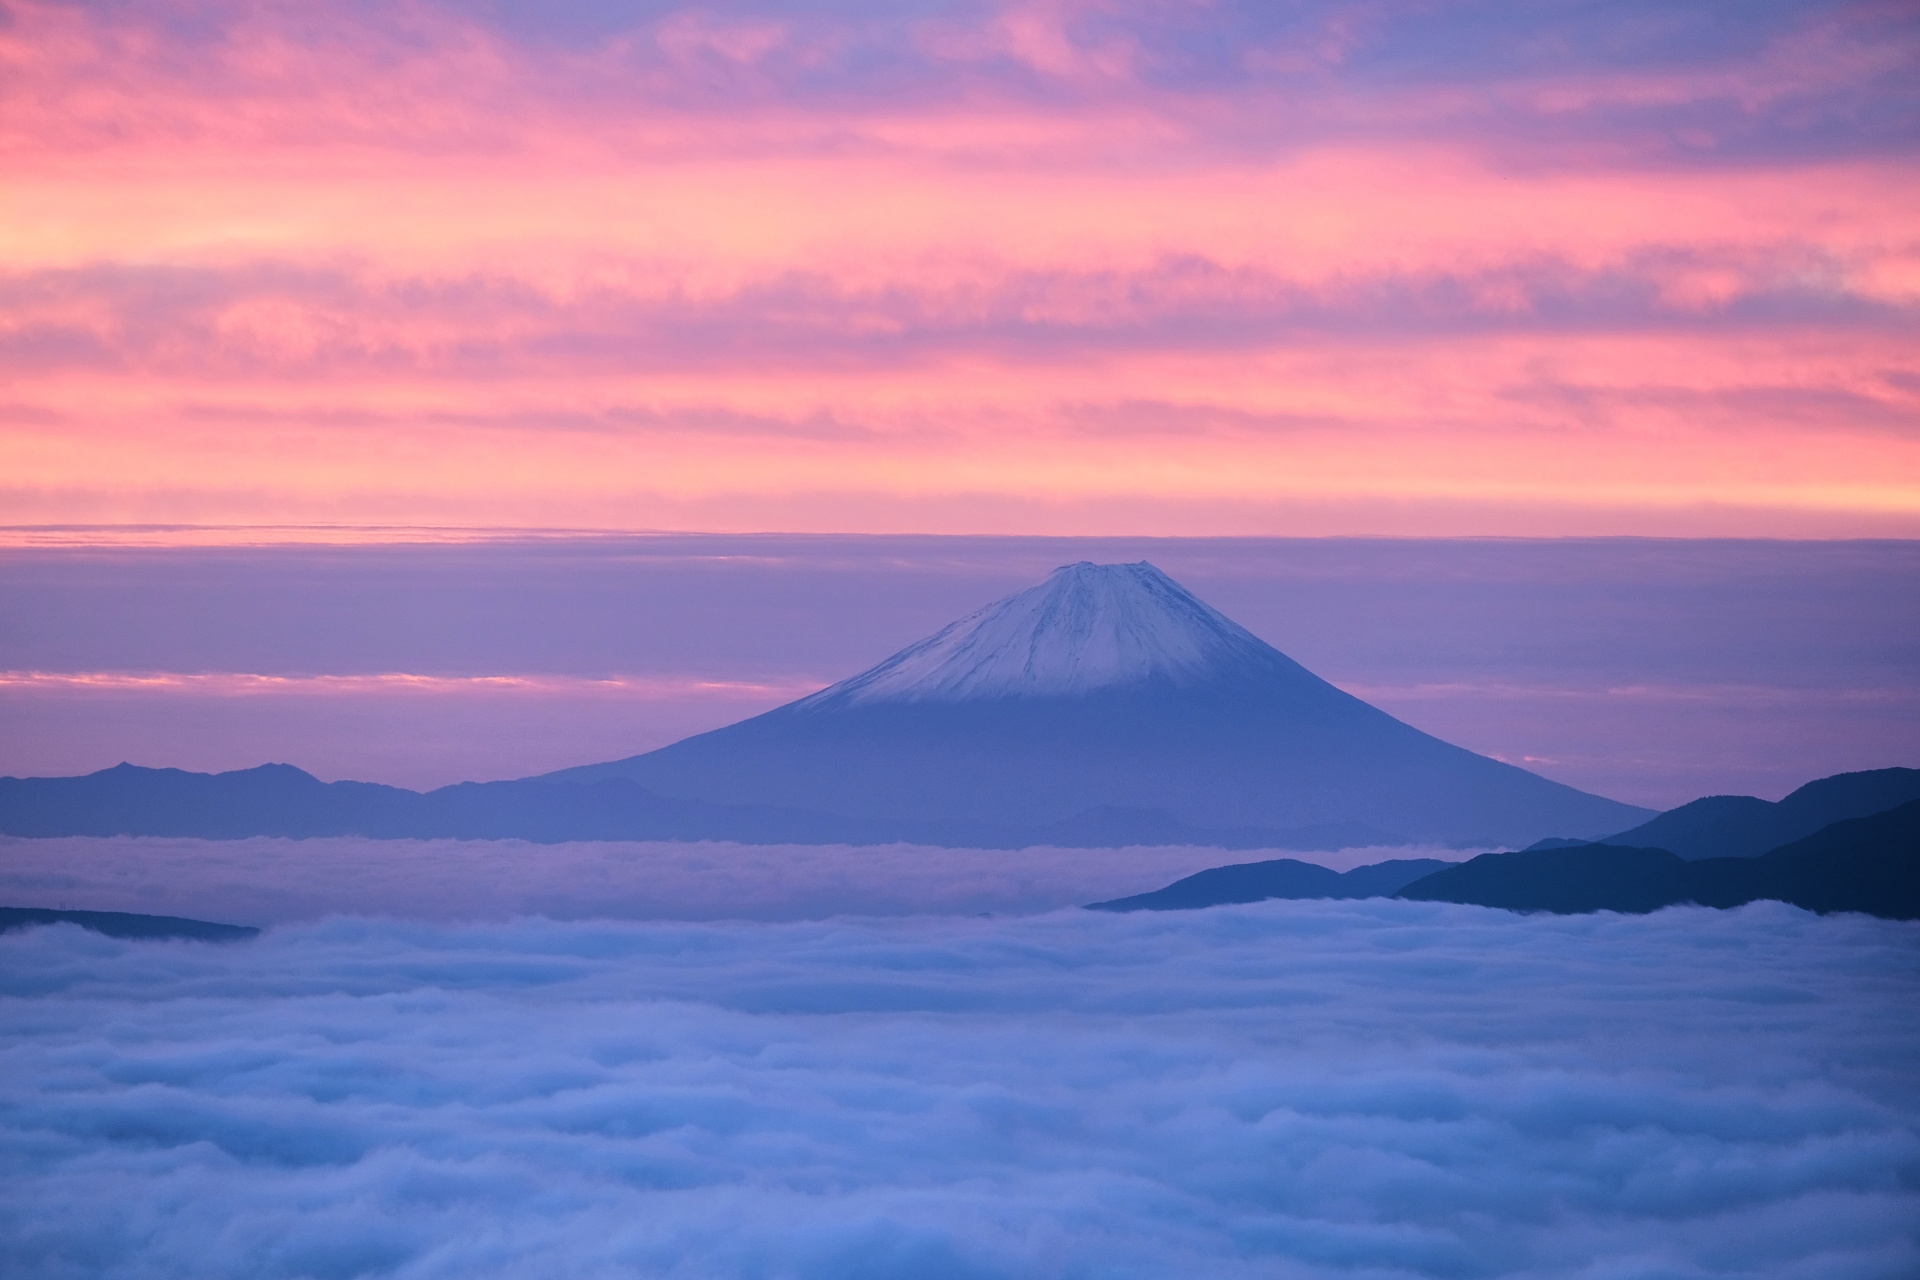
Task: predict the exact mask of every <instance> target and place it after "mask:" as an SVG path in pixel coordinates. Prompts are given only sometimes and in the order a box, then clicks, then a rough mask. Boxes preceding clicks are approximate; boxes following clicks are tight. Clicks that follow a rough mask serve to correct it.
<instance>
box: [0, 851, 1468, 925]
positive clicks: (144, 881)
mask: <svg viewBox="0 0 1920 1280" xmlns="http://www.w3.org/2000/svg"><path fill="white" fill-rule="evenodd" d="M1471 856H1472V854H1471V853H1470V852H1461V851H1457V850H1450V849H1444V848H1439V847H1436V846H1430V845H1414V846H1406V847H1394V848H1374V849H1343V850H1340V851H1339V852H1337V853H1293V852H1288V851H1284V850H1266V851H1261V850H1257V849H1253V850H1249V849H1235V850H1231V851H1228V850H1221V849H1201V848H1134V849H1026V850H1019V851H1009V850H1005V849H934V848H926V847H922V846H917V845H884V846H879V847H870V848H869V847H854V846H849V845H739V844H725V843H720V842H705V841H702V842H697V843H676V842H672V841H632V842H604V843H603V842H595V841H586V842H580V843H575V844H529V843H527V842H525V841H521V840H362V839H351V838H345V839H315V840H280V839H270V838H265V837H261V838H257V839H251V840H170V839H155V838H139V839H135V838H129V837H116V838H91V837H74V838H69V839H59V840H23V839H8V838H5V837H0V903H4V904H7V905H10V906H32V907H73V908H75V909H81V910H90V911H139V912H144V913H146V914H149V915H175V916H190V917H193V918H196V919H202V920H218V921H222V922H225V923H229V924H253V925H261V924H279V923H285V922H290V921H296V920H314V919H318V918H319V917H321V916H325V915H330V914H353V915H388V916H404V917H410V918H414V919H427V920H505V919H510V918H512V917H514V916H525V915H545V916H551V917H553V918H555V919H560V920H574V919H582V918H593V917H612V918H618V919H625V920H740V919H746V920H804V919H817V918H820V917H822V916H830V915H838V914H854V915H910V914H915V913H919V912H965V913H979V912H995V913H1004V912H1015V913H1026V912H1034V911H1051V910H1053V909H1055V908H1058V907H1068V906H1077V905H1080V904H1082V903H1087V902H1098V901H1102V900H1104V899H1107V898H1118V897H1124V896H1126V895H1128V894H1134V893H1145V892H1147V891H1149V890H1152V889H1158V888H1160V887H1161V886H1162V885H1165V884H1168V883H1170V882H1171V881H1174V880H1177V879H1179V878H1180V877H1181V876H1186V875H1191V874H1192V873H1194V872H1195V871H1201V870H1204V869H1205V868H1207V867H1217V866H1221V865H1223V864H1225V863H1232V862H1257V861H1259V860H1261V859H1264V858H1281V857H1286V858H1298V859H1300V860H1302V861H1305V862H1317V863H1320V864H1322V865H1324V866H1330V867H1333V868H1334V869H1335V870H1339V871H1344V870H1346V869H1348V868H1349V867H1357V866H1361V865H1364V864H1366V863H1371V862H1381V861H1384V860H1386V859H1389V858H1444V859H1450V860H1454V861H1459V860H1461V859H1464V858H1468V857H1471Z"/></svg>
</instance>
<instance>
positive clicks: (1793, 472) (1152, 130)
mask: <svg viewBox="0 0 1920 1280" xmlns="http://www.w3.org/2000/svg"><path fill="white" fill-rule="evenodd" d="M4 14H5V17H4V21H3V22H0V147H4V159H0V164H3V165H4V167H5V173H6V179H5V181H4V182H0V254H4V260H3V261H0V383H3V384H4V385H0V510H3V511H4V516H0V524H6V525H10V526H27V525H87V524H118V523H130V522H137V523H149V524H196V525H236V526H239V525H348V526H372V525H411V526H418V525H443V526H493V527H500V526H509V527H513V526H518V527H541V528H600V529H615V528H622V529H640V528H652V529H705V530H715V531H727V530H755V529H786V530H800V531H804V530H819V531H826V530H833V531H848V532H925V533H943V532H966V533H1022V534H1031V533H1051V534H1059V533H1079V534H1115V535H1180V534H1274V533H1285V534H1326V533H1373V534H1526V535H1557V534H1569V533H1635V534H1679V535H1691V534H1732V535H1755V534H1764V535H1775V536H1811V537H1834V536H1843V537H1845V536H1896V537H1907V536H1913V535H1915V534H1916V533H1920V343H1916V337H1920V326H1917V325H1916V321H1917V320H1920V215H1917V214H1916V210H1920V163H1917V162H1916V159H1915V157H1916V154H1920V126H1916V119H1917V118H1920V113H1917V112H1916V100H1917V98H1920V12H1917V11H1916V10H1915V8H1914V7H1913V6H1912V5H1910V4H1906V3H1900V2H1898V0H1894V2H1890V3H1864V4H1822V3H1750V4H1741V5H1728V4H1723V3H1721V4H1691V5H1688V4H1674V3H1664V2H1663V3H1580V4H1575V3H1529V4H1514V3H1438V4H1433V3H1401V2H1398V0H1388V2H1386V3H1366V4H1358V3H1356V4H1341V3H1323V4H1284V3H1274V2H1272V0H1265V2H1262V3H1251V2H1240V0H1219V2H1218V3H1211V4H1208V3H1175V2H1171V0H1168V2H1162V3H1154V2H1150V0H1112V2H1108V3H1098V2H1079V0H1061V2H1058V3H1046V2H1041V3H1021V2H1016V3H1007V4H1000V3H967V2H965V0H960V2H953V3H931V2H926V0H893V2H890V3H884V4H882V3H874V2H872V0H841V2H839V3H808V4H804V5H802V4H795V3H788V4H782V3H779V0H749V2H746V3H716V4H704V5H680V4H674V3H652V2H647V0H642V2H637V3H628V4H613V3H578V2H575V0H561V2H560V3H540V4H533V3H523V2H521V0H497V2H483V0H476V2H474V3H465V4H462V3H452V4H433V3H402V4H375V3H365V4H354V3H338V2H335V0H309V2H304V3H299V4H291V3H289V4H272V3H266V4H227V3H221V2H220V0H211V2H209V3H191V2H188V3H181V2H176V0H142V2H141V3H137V4H135V3H112V2H109V3H99V4H88V5H69V4H58V3H38V2H27V3H8V4H6V5H5V6H4ZM11 536H12V537H14V538H15V539H16V540H18V539H19V538H21V537H24V536H25V535H22V534H18V533H16V534H14V535H11Z"/></svg>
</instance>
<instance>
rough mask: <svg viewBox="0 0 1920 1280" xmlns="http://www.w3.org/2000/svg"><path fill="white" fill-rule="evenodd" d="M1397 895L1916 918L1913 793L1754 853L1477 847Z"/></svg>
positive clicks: (1919, 834)
mask: <svg viewBox="0 0 1920 1280" xmlns="http://www.w3.org/2000/svg"><path fill="white" fill-rule="evenodd" d="M1399 896H1400V897H1403V898H1411V899H1416V900H1419V901H1428V902H1463V903H1473V904H1476V905H1479V906H1484V907H1505V908H1507V909H1509V910H1514V911H1554V912H1563V913H1566V912H1581V911H1627V912H1645V911H1655V910H1658V909H1659V908H1661V907H1665V906H1672V905H1675V904H1678V903H1685V902H1693V903H1698V904H1700V905H1702V906H1712V907H1733V906H1739V905H1740V904H1741V903H1745V902H1754V901H1758V900H1760V899H1768V898H1770V899H1774V900H1777V901H1780V902H1789V903H1792V904H1794V905H1795V906H1800V907H1805V908H1806V909H1807V910H1809V911H1820V912H1829V911H1858V912H1864V913H1866V914H1868V915H1875V916H1882V917H1885V918H1887V919H1894V920H1913V919H1920V800H1915V801H1910V802H1909V803H1907V804H1904V805H1901V806H1899V807H1898V808H1895V809H1892V810H1889V811H1887V812H1885V813H1877V814H1873V815H1871V816H1869V817H1864V818H1849V819H1845V820H1843V821H1840V822H1836V823H1832V824H1831V825H1828V826H1826V827H1823V828H1822V829H1821V830H1819V831H1818V832H1815V833H1814V834H1813V835H1810V836H1807V837H1805V838H1803V839H1800V840H1796V841H1794V842H1792V843H1790V844H1786V845H1782V846H1781V847H1779V848H1777V849H1773V850H1770V851H1769V852H1767V853H1765V854H1762V855H1761V856H1759V857H1728V858H1702V859H1696V860H1692V861H1689V860H1687V859H1684V858H1681V857H1679V856H1678V855H1676V854H1674V853H1672V852H1669V851H1668V850H1665V849H1645V848H1631V847H1626V846H1620V845H1613V844H1587V845H1580V846H1576V847H1572V848H1562V849H1540V850H1526V851H1522V852H1520V853H1495V854H1483V855H1481V856H1480V857H1477V858H1474V859H1472V860H1471V861H1468V862H1465V863H1461V864H1460V865H1458V866H1453V867H1447V868H1444V869H1442V870H1440V871H1436V872H1434V873H1433V874H1432V875H1429V876H1426V877H1424V878H1423V879H1420V880H1416V881H1414V882H1413V883H1412V884H1409V885H1407V886H1406V887H1405V888H1403V889H1401V890H1400V893H1399Z"/></svg>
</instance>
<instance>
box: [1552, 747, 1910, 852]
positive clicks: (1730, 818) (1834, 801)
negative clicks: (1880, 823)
mask: <svg viewBox="0 0 1920 1280" xmlns="http://www.w3.org/2000/svg"><path fill="white" fill-rule="evenodd" d="M1909 800H1920V769H1871V770H1867V771H1864V772H1861V773H1838V774H1835V775H1834V776H1832V777H1830V778H1821V779H1820V780H1818V781H1817V782H1809V783H1808V784H1807V785H1806V786H1804V787H1801V788H1800V789H1799V790H1798V791H1795V792H1794V793H1793V794H1791V795H1789V796H1787V797H1786V798H1785V799H1783V800H1780V801H1777V802H1770V801H1766V800H1762V799H1759V798H1758V797H1756V796H1703V797H1702V798H1701V799H1698V800H1694V801H1691V802H1690V803H1687V804H1683V805H1681V806H1680V807H1679V808H1677V809H1669V810H1667V811H1666V812H1665V813H1663V814H1661V815H1660V816H1659V817H1657V818H1654V819H1653V820H1652V821H1650V822H1644V823H1641V824H1640V825H1639V826H1637V827H1632V828H1629V829H1628V830H1626V831H1621V832H1618V833H1616V834H1614V835H1610V836H1606V837H1604V838H1603V839H1602V840H1601V841H1598V842H1596V843H1605V844H1614V845H1629V846H1632V847H1635V848H1643V849H1665V850H1667V851H1668V852H1669V853H1675V854H1678V855H1679V856H1680V857H1682V858H1686V859H1689V860H1692V859H1697V858H1757V857H1759V856H1760V855H1761V854H1763V853H1765V852H1766V851H1767V850H1769V849H1777V848H1779V847H1780V846H1781V845H1784V844H1791V843H1792V842H1793V841H1795V840H1798V839H1800V838H1801V837H1803V836H1810V835H1812V834H1813V833H1814V832H1816V831H1819V830H1820V829H1821V828H1823V827H1827V826H1831V825H1832V824H1833V823H1836V822H1842V821H1844V820H1846V819H1848V818H1864V817H1867V816H1868V815H1870V814H1875V813H1884V812H1886V811H1887V810H1888V809H1892V808H1894V807H1896V806H1898V805H1903V804H1905V803H1907V801H1909ZM1569 843H1572V842H1570V841H1565V840H1543V841H1541V842H1540V843H1539V844H1538V845H1536V846H1535V847H1536V848H1548V847H1556V846H1559V847H1564V846H1565V845H1566V844H1569Z"/></svg>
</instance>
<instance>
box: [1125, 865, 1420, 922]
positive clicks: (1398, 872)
mask: <svg viewBox="0 0 1920 1280" xmlns="http://www.w3.org/2000/svg"><path fill="white" fill-rule="evenodd" d="M1452 865H1453V864H1452V863H1448V862H1442V861H1440V860H1439V859H1438V858H1399V859H1395V860H1393V861H1391V862H1376V863H1374V864H1372V865H1371V866H1365V867H1355V868H1353V869H1352V870H1351V871H1346V872H1339V871H1332V870H1329V869H1328V868H1326V867H1322V866H1316V865H1315V864H1313V863H1311V862H1300V861H1297V860H1295V859H1293V858H1275V859H1273V860H1272V861H1269V862H1242V863H1236V864H1235V865H1233V866H1228V867H1210V868H1208V869H1207V870H1205V871H1200V872H1196V873H1194V874H1193V875H1190V876H1188V877H1186V878H1185V879H1183V880H1176V881H1174V882H1173V883H1172V884H1170V885H1168V886H1167V887H1166V888H1164V889H1156V890H1154V891H1153V892H1152V893H1136V894H1134V895H1133V896H1132V897H1130V898H1115V899H1113V900H1112V901H1111V902H1090V903H1088V904H1087V910H1089V911H1188V910H1192V909H1194V908H1197V907H1217V906H1223V905H1225V904H1227V903H1233V902H1265V901H1267V900H1268V899H1269V898H1390V897H1392V896H1393V895H1394V894H1395V893H1396V892H1398V891H1399V890H1400V889H1401V888H1403V887H1405V886H1406V885H1409V884H1412V883H1413V882H1414V881H1415V880H1418V879H1420V878H1421V877H1422V876H1426V875H1429V874H1431V873H1432V872H1435V871H1438V870H1440V869H1441V868H1443V867H1448V866H1452Z"/></svg>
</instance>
